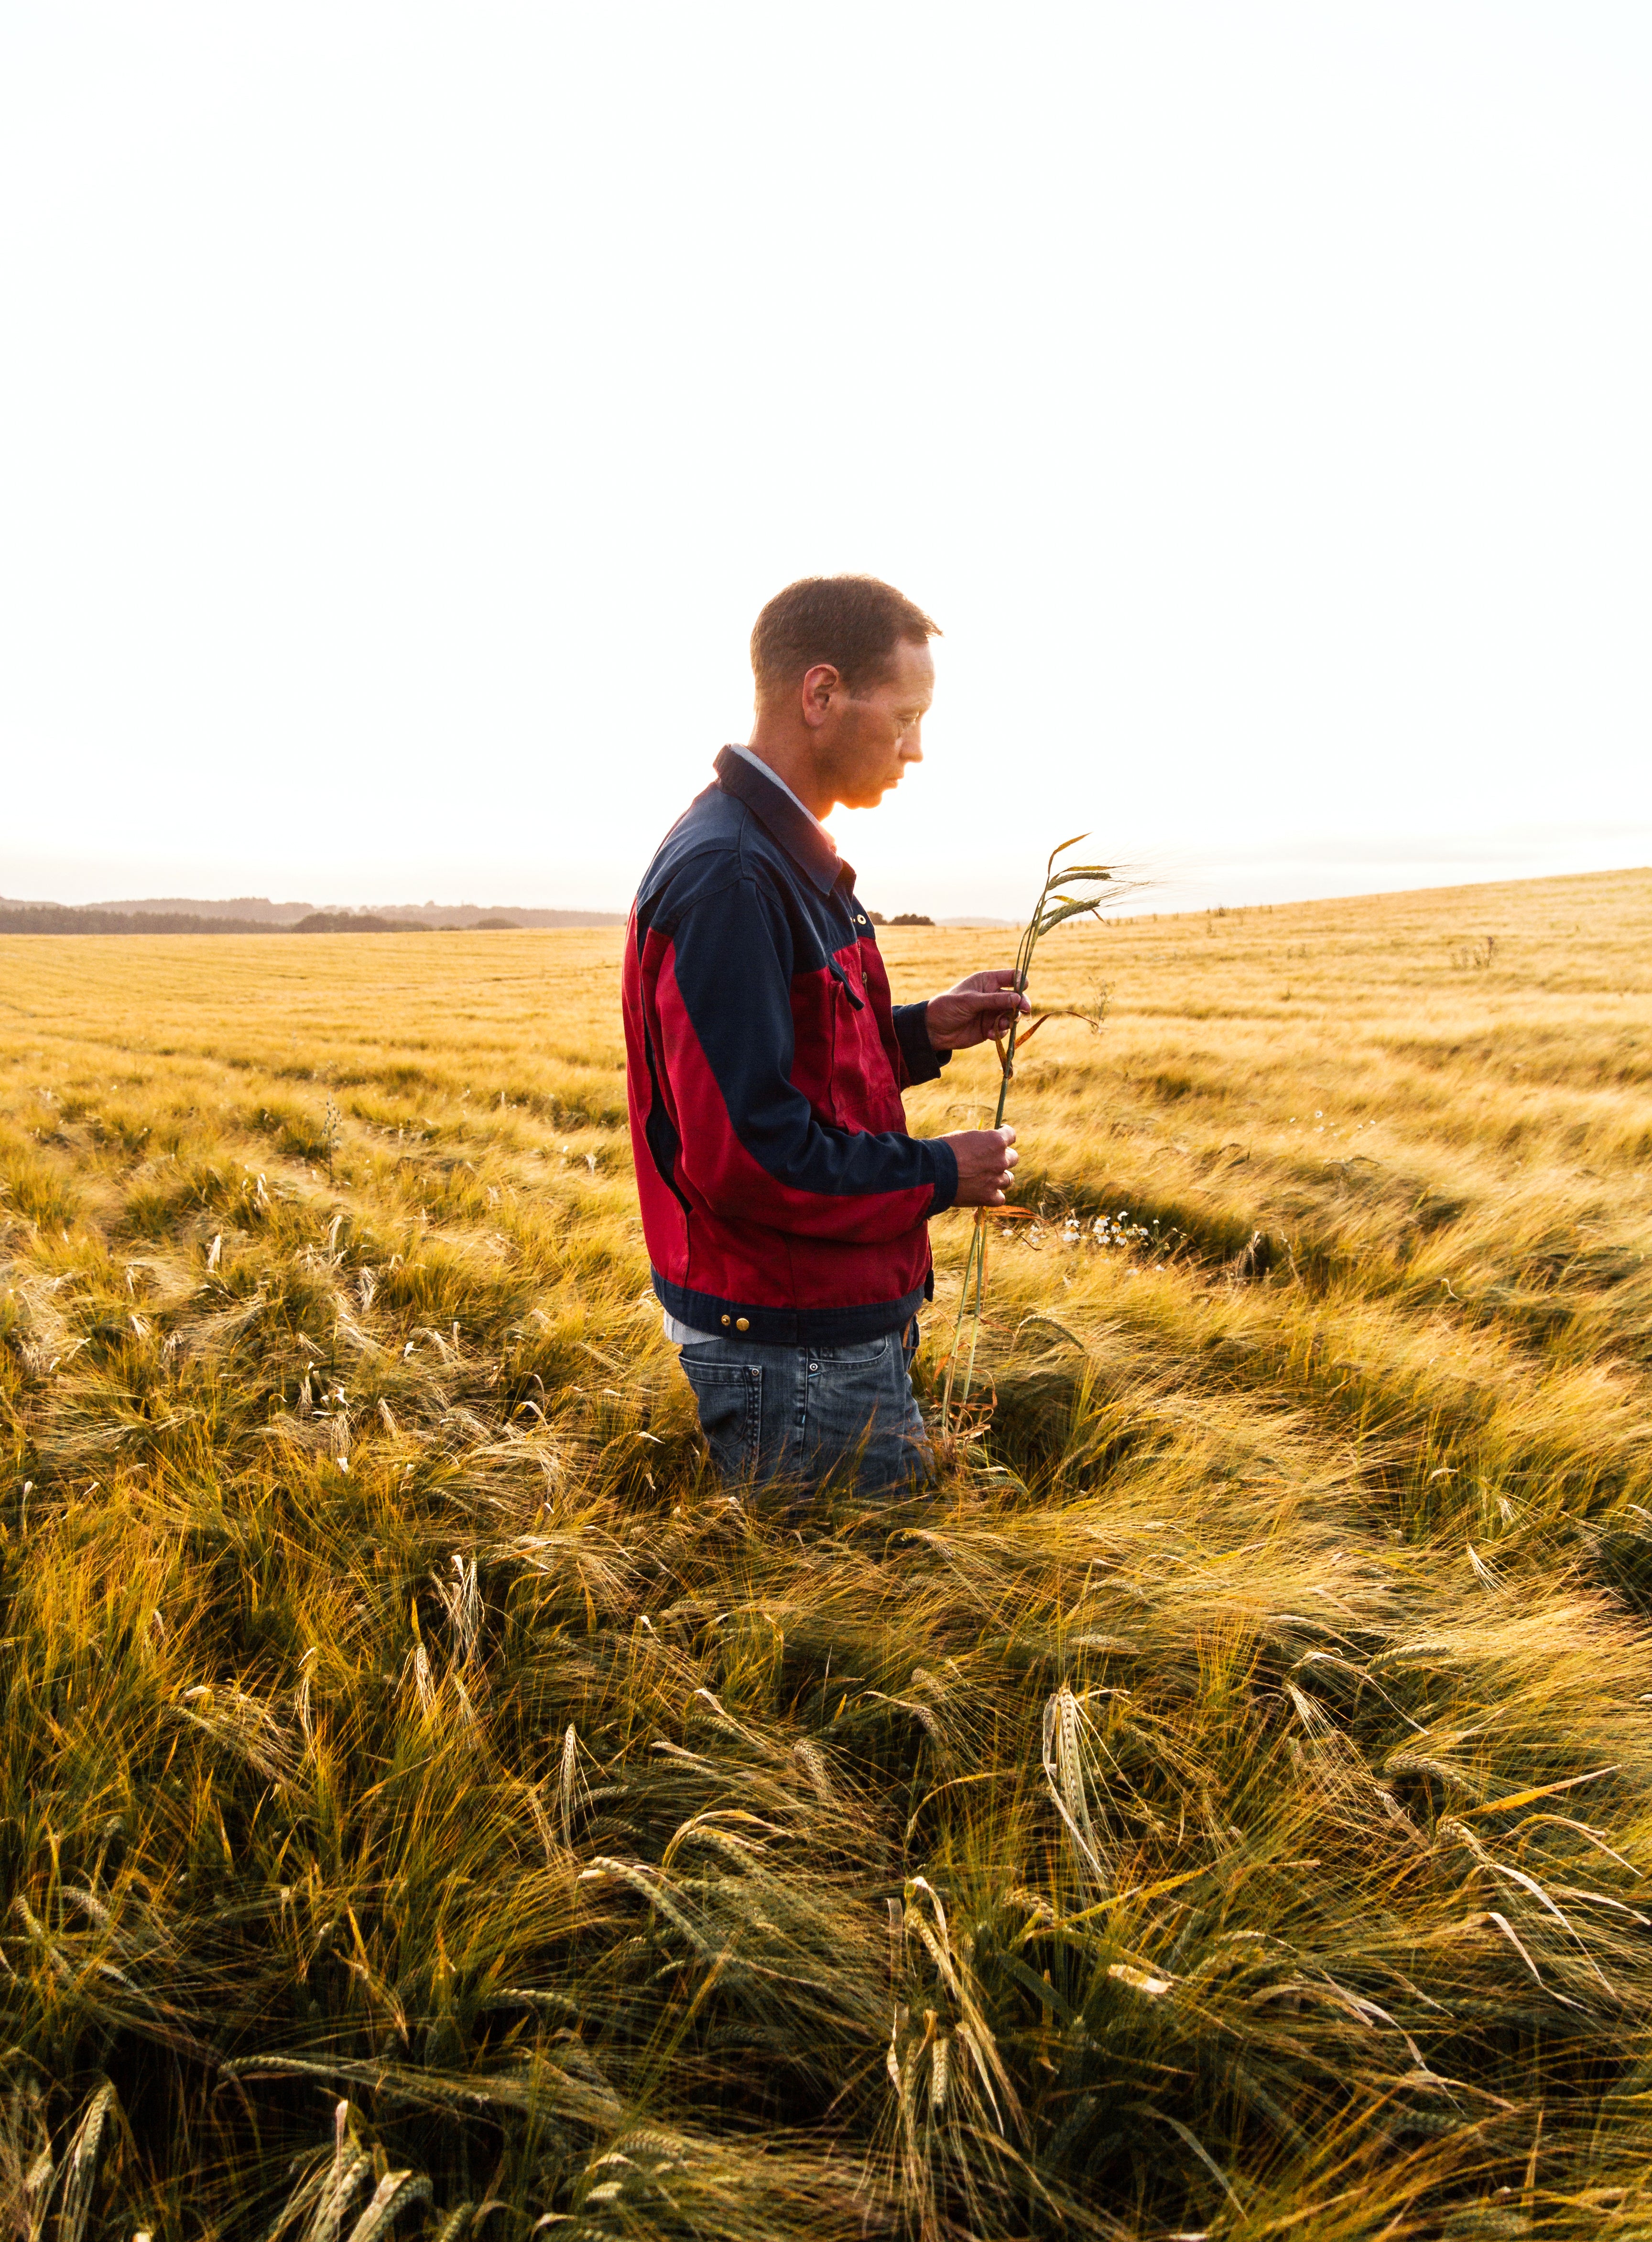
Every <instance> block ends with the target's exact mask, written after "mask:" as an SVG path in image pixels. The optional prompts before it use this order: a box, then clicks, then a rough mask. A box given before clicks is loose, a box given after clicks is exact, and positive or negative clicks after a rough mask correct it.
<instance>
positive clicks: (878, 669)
mask: <svg viewBox="0 0 1652 2242" xmlns="http://www.w3.org/2000/svg"><path fill="white" fill-rule="evenodd" d="M939 637H940V625H939V624H938V623H933V622H932V621H930V619H929V617H928V616H927V615H926V614H925V613H924V611H923V609H922V608H921V607H914V606H913V603H912V601H910V600H909V599H907V598H906V595H905V594H904V593H900V592H898V591H896V589H895V587H894V586H893V584H886V583H883V582H881V581H880V580H879V579H878V578H877V577H876V576H800V577H799V579H798V581H797V582H796V583H795V584H788V585H787V586H786V589H785V591H783V592H777V593H776V594H775V595H774V597H773V598H772V600H771V601H769V603H768V605H767V607H765V608H764V610H763V612H762V614H760V615H759V617H758V619H757V621H756V622H755V624H754V625H753V626H752V675H753V676H754V677H755V678H756V680H757V690H758V696H759V699H761V698H762V697H763V695H766V694H769V693H777V692H783V691H784V690H785V689H786V687H787V686H789V685H793V684H795V683H796V681H798V679H799V678H800V677H801V676H802V675H803V674H804V672H805V670H808V669H813V668H814V667H815V665H816V664H817V663H818V662H822V661H829V662H830V663H831V664H832V667H833V668H834V669H835V670H836V671H837V673H838V675H839V676H840V677H841V678H842V680H843V681H844V684H845V686H846V688H847V689H848V690H849V691H850V692H851V693H859V692H860V691H862V690H863V689H864V688H866V686H868V685H876V684H877V683H879V682H880V680H881V679H882V678H883V677H884V675H886V672H887V670H888V668H889V657H890V655H891V654H893V652H894V650H895V648H896V646H897V645H898V644H899V643H900V641H901V640H902V639H906V640H907V641H910V643H911V644H913V646H922V645H923V644H924V643H925V642H926V641H927V640H929V639H932V638H939Z"/></svg>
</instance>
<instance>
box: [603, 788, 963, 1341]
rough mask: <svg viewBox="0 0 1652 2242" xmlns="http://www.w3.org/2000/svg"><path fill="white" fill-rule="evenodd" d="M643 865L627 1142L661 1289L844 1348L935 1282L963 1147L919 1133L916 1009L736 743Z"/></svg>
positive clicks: (632, 958)
mask: <svg viewBox="0 0 1652 2242" xmlns="http://www.w3.org/2000/svg"><path fill="white" fill-rule="evenodd" d="M716 770H717V777H716V780H715V782H714V783H713V784H712V785H711V786H708V787H707V788H706V791H705V793H704V794H702V795H699V796H697V798H696V799H695V800H694V801H693V802H691V803H690V805H689V807H688V809H686V811H685V813H684V815H683V816H681V817H680V818H679V820H678V822H677V823H676V824H675V825H674V826H673V827H672V829H671V831H670V832H669V833H668V834H667V835H666V836H665V841H664V842H662V843H661V846H660V849H659V853H658V854H657V856H655V858H654V861H653V863H652V864H651V865H650V866H649V867H648V870H647V872H646V874H645V876H644V879H643V883H642V886H641V887H640V888H639V890H638V893H637V900H636V902H635V903H634V904H633V905H632V914H631V923H630V926H629V929H628V930H627V935H626V941H625V1061H626V1074H627V1083H628V1089H629V1094H630V1099H631V1138H632V1149H633V1151H634V1152H635V1154H636V1163H637V1187H638V1194H639V1198H641V1200H642V1218H643V1233H644V1236H645V1238H646V1239H647V1241H648V1257H649V1260H650V1262H651V1264H652V1270H653V1279H654V1290H655V1291H656V1292H658V1293H659V1298H660V1299H661V1301H662V1302H663V1304H664V1305H665V1307H666V1308H667V1309H668V1310H669V1311H670V1312H671V1313H672V1315H673V1316H676V1317H678V1318H679V1319H681V1320H682V1321H683V1322H684V1323H686V1324H691V1325H692V1326H694V1328H695V1329H696V1330H699V1331H707V1332H716V1333H718V1334H719V1336H722V1335H724V1334H726V1335H727V1336H728V1337H729V1338H731V1339H739V1338H749V1339H753V1340H760V1341H766V1342H768V1343H770V1344H777V1345H784V1346H806V1345H809V1344H813V1345H815V1346H846V1345H848V1344H850V1343H851V1342H853V1341H854V1340H856V1339H875V1338H877V1337H878V1336H879V1335H880V1333H881V1332H887V1331H894V1330H898V1329H899V1328H900V1326H902V1325H903V1324H905V1323H906V1320H907V1319H908V1318H909V1317H910V1316H911V1315H913V1312H915V1310H916V1309H917V1308H918V1306H920V1303H921V1302H922V1300H923V1299H925V1297H926V1293H927V1292H929V1291H930V1290H932V1289H933V1286H932V1284H931V1278H930V1257H929V1233H928V1222H929V1218H930V1216H931V1215H932V1214H938V1213H939V1212H940V1210H941V1209H942V1208H943V1207H947V1206H950V1205H952V1203H953V1199H954V1198H956V1196H957V1192H958V1162H957V1159H956V1158H955V1156H954V1154H953V1149H952V1147H951V1145H950V1144H943V1143H941V1142H940V1141H939V1140H929V1139H926V1138H919V1137H910V1136H908V1135H907V1134H906V1114H905V1112H904V1111H903V1109H902V1106H901V1103H900V1093H901V1091H902V1089H903V1088H904V1087H905V1086H906V1084H909V1083H916V1082H932V1081H933V1080H934V1078H935V1077H936V1076H937V1075H938V1074H939V1072H940V1067H941V1064H942V1060H941V1059H940V1057H938V1056H937V1055H936V1053H935V1052H934V1051H933V1050H932V1049H931V1048H930V1043H929V1037H928V1033H927V1030H926V1023H925V1014H926V1010H927V1009H928V1008H927V1007H926V1005H923V1004H900V1005H892V1004H891V1003H890V1000H889V982H888V977H887V976H886V973H885V971H884V966H883V959H882V957H880V955H879V951H878V944H877V939H876V936H875V934H874V932H873V926H872V922H871V920H870V919H869V918H868V916H867V915H866V912H865V911H864V910H862V909H861V907H860V905H859V902H858V901H857V900H856V897H855V893H854V872H853V868H852V867H851V866H850V865H848V864H846V863H844V862H843V860H842V859H841V857H839V856H838V855H837V854H836V852H835V850H834V849H833V847H832V844H831V842H830V841H829V840H828V838H827V837H826V835H825V834H824V833H823V832H822V831H821V829H820V828H819V826H818V825H817V824H816V823H815V822H814V821H813V818H812V817H810V816H808V815H807V814H806V812H805V811H804V810H803V809H800V808H799V805H798V804H797V803H796V802H793V800H792V798H791V796H790V795H787V794H786V792H785V790H784V789H782V788H781V787H780V786H779V785H778V784H777V783H776V782H774V781H773V780H772V779H771V778H770V777H769V776H768V775H766V772H764V771H762V770H761V769H758V768H757V767H756V766H754V765H753V764H752V763H751V762H748V761H747V760H746V757H745V756H744V755H735V754H734V753H732V751H731V750H730V749H729V748H724V749H723V751H722V753H721V754H720V755H719V756H718V758H717V764H716Z"/></svg>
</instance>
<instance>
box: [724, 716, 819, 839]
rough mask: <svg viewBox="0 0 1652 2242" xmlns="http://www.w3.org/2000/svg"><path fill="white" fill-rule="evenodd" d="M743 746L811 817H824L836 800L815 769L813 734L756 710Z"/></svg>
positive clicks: (798, 725) (800, 726) (799, 726)
mask: <svg viewBox="0 0 1652 2242" xmlns="http://www.w3.org/2000/svg"><path fill="white" fill-rule="evenodd" d="M746 751H747V753H748V754H750V755H755V756H756V757H757V759H758V761H759V762H763V763H766V764H767V765H768V767H769V769H771V770H772V772H773V773H774V775H775V777H776V778H778V779H781V780H783V781H784V782H785V783H786V785H787V786H789V787H790V788H791V789H792V791H793V794H794V795H796V796H797V798H798V800H799V802H801V803H802V804H803V806H804V808H805V809H807V810H808V811H810V812H811V814H812V815H813V816H816V817H825V816H826V815H827V813H828V812H829V811H830V810H831V809H833V806H834V804H835V800H836V797H835V796H834V795H833V794H832V792H831V790H830V789H828V788H826V787H824V786H823V785H822V784H821V782H820V779H819V775H818V774H817V772H816V769H815V762H814V735H813V733H812V732H810V731H808V730H807V729H806V728H805V727H804V726H803V725H801V724H797V725H793V724H788V723H787V722H785V721H784V719H782V718H779V717H777V716H775V715H772V714H766V713H765V712H764V711H763V710H762V709H760V708H759V711H758V715H757V722H755V723H754V724H753V725H752V736H751V738H750V739H749V740H748V741H747V742H746Z"/></svg>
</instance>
